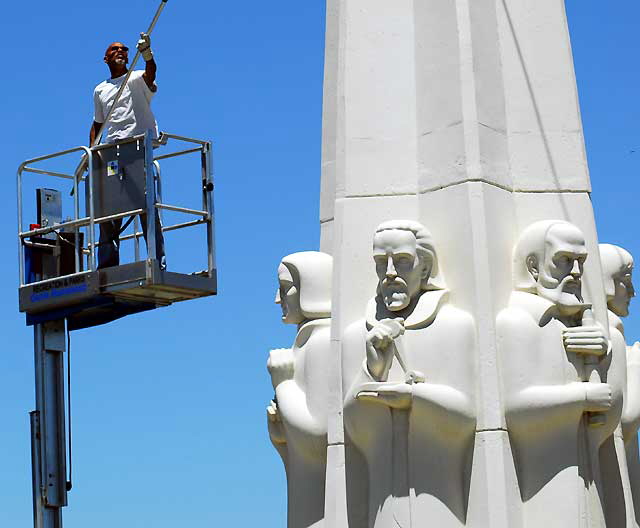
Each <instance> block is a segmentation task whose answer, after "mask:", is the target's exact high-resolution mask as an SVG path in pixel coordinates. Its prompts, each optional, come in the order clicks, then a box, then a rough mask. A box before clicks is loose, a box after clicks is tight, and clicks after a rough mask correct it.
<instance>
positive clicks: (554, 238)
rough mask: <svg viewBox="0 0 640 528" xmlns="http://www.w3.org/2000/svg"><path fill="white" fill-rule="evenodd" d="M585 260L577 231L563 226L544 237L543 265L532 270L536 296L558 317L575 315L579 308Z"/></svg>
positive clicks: (581, 239) (581, 236)
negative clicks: (552, 306)
mask: <svg viewBox="0 0 640 528" xmlns="http://www.w3.org/2000/svg"><path fill="white" fill-rule="evenodd" d="M586 259H587V248H586V245H585V241H584V236H583V235H582V233H581V232H580V231H579V230H578V229H577V228H575V227H573V226H569V225H564V224H560V225H557V226H554V227H552V228H551V229H550V230H549V232H548V233H547V240H546V245H545V255H544V262H542V263H541V265H538V267H537V270H536V271H537V275H538V276H537V278H536V283H537V285H536V289H537V293H538V295H540V297H544V298H545V299H547V300H549V301H551V302H552V303H554V304H556V305H557V306H558V308H559V309H560V311H561V312H562V313H565V314H567V315H571V314H575V313H576V312H577V311H579V310H580V308H581V307H582V306H583V300H582V273H583V269H584V262H585V260H586ZM530 271H531V269H530Z"/></svg>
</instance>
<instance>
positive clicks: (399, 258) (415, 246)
mask: <svg viewBox="0 0 640 528" xmlns="http://www.w3.org/2000/svg"><path fill="white" fill-rule="evenodd" d="M373 260H374V261H375V263H376V273H377V275H378V295H379V296H380V298H381V300H382V302H383V303H384V305H385V306H386V307H387V309H388V310H390V311H392V312H399V311H402V310H404V309H405V308H407V307H408V306H409V305H410V304H411V302H412V301H413V300H415V299H417V298H418V297H419V296H420V295H421V294H422V293H423V292H424V291H427V290H440V289H443V288H444V285H443V284H442V279H441V277H440V275H439V271H438V258H437V256H436V251H435V248H434V245H433V239H432V237H431V233H429V231H427V229H426V228H425V227H424V226H423V225H422V224H420V223H418V222H415V221H412V220H391V221H389V222H384V223H382V224H380V225H379V226H378V228H377V229H376V232H375V235H374V237H373Z"/></svg>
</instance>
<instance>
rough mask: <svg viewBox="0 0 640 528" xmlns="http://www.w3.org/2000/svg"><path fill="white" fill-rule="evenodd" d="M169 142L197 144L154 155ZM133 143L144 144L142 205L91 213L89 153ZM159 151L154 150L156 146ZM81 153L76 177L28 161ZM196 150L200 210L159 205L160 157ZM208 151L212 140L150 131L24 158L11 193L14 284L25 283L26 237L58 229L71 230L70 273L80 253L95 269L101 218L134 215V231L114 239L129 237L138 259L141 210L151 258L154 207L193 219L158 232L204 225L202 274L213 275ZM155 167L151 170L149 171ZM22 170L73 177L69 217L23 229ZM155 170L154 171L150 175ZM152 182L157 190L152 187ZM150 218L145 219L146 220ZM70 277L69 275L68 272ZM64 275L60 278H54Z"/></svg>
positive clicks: (77, 264)
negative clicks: (82, 168)
mask: <svg viewBox="0 0 640 528" xmlns="http://www.w3.org/2000/svg"><path fill="white" fill-rule="evenodd" d="M170 140H175V141H181V142H186V143H192V144H196V145H198V146H197V147H195V148H188V149H182V150H177V151H174V152H170V153H167V154H159V155H155V156H154V148H158V147H163V146H166V145H167V144H168V142H169V141H170ZM136 141H144V142H145V173H146V207H145V208H144V209H141V208H139V209H133V210H129V211H122V212H119V213H117V214H111V215H108V216H102V217H98V218H96V217H95V200H96V197H95V196H94V194H95V192H94V179H95V178H96V177H97V176H96V174H94V164H93V157H94V155H95V154H96V152H98V151H100V150H102V149H107V148H114V147H117V146H119V145H124V144H127V143H132V142H136ZM158 150H159V148H158ZM79 152H81V153H83V154H84V155H83V158H82V161H81V164H82V163H86V165H87V169H88V174H87V175H86V176H82V175H81V176H80V177H79V178H76V177H75V176H74V175H71V174H66V173H64V172H60V171H54V170H49V169H43V168H38V167H34V166H33V165H34V164H37V163H41V162H44V161H47V160H51V159H55V158H62V157H65V156H69V155H71V154H75V153H79ZM194 153H200V159H201V173H200V184H201V192H202V208H201V209H193V208H188V207H182V206H178V205H171V204H168V203H163V201H164V200H163V196H162V175H161V170H160V163H159V162H160V161H161V160H164V159H169V158H174V157H178V156H184V155H188V154H194ZM212 158H213V154H212V144H211V142H209V141H204V140H200V139H194V138H189V137H185V136H178V135H175V134H166V133H162V134H161V135H160V138H159V139H158V140H152V138H151V135H150V133H147V134H143V135H140V136H134V137H132V138H128V139H125V140H122V141H119V142H117V143H113V144H101V145H97V146H95V147H86V146H78V147H74V148H71V149H67V150H62V151H59V152H54V153H52V154H47V155H45V156H39V157H37V158H32V159H29V160H26V161H24V162H22V163H21V164H20V166H19V167H18V171H17V195H18V208H17V209H18V261H19V266H18V269H19V275H20V286H24V285H25V283H26V279H25V255H24V249H23V248H24V246H25V245H30V246H38V244H37V243H36V242H32V241H29V240H27V239H29V238H32V237H37V236H44V235H47V234H50V233H53V232H55V233H60V232H62V231H66V232H69V231H67V230H70V232H73V233H75V240H74V244H75V263H74V264H75V268H74V270H75V272H74V274H76V273H80V272H81V261H80V259H81V255H82V256H86V257H87V265H86V268H87V271H95V270H96V248H97V246H98V244H96V242H95V226H96V225H99V224H101V223H104V222H109V221H113V220H117V219H121V218H124V217H127V216H133V217H135V221H134V229H133V233H132V234H128V235H125V236H121V237H120V241H125V240H134V244H135V247H134V258H135V260H136V261H139V260H140V247H139V239H140V237H141V236H143V231H141V230H140V223H139V220H138V215H140V214H143V213H146V214H147V221H148V232H147V254H148V256H149V258H151V259H155V258H156V255H155V253H156V251H155V249H156V246H155V222H154V221H153V219H154V217H155V214H156V210H158V211H159V214H160V215H161V217H162V212H163V211H174V212H179V213H184V214H188V215H192V216H195V217H197V218H196V219H194V220H190V221H187V222H181V223H177V224H173V225H169V226H162V232H168V231H175V230H179V229H184V228H187V227H192V226H196V225H201V224H206V232H207V235H206V236H207V261H208V270H207V275H208V276H209V278H213V277H214V275H215V266H216V262H215V217H214V207H213V190H214V182H213V166H212V161H213V159H212ZM154 169H155V170H154ZM24 173H33V174H38V175H45V176H51V177H55V178H62V179H67V180H73V190H72V194H73V214H74V215H73V219H71V220H67V221H64V222H60V223H55V224H54V225H50V226H43V227H38V228H35V229H29V230H25V231H23V225H24V218H23V174H24ZM154 173H155V175H154ZM81 183H84V184H85V185H86V186H88V187H87V192H86V193H85V194H86V202H87V203H86V205H85V214H86V216H83V217H80V210H81V207H80V205H81V196H80V193H79V192H78V188H79V186H80V184H81ZM156 186H157V190H156ZM149 219H151V221H149ZM81 228H85V229H87V228H88V229H87V244H86V246H84V245H83V246H81V245H80V237H79V236H78V233H79V232H80V229H81ZM68 276H70V275H68ZM60 278H64V277H60Z"/></svg>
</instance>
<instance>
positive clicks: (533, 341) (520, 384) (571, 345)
mask: <svg viewBox="0 0 640 528" xmlns="http://www.w3.org/2000/svg"><path fill="white" fill-rule="evenodd" d="M586 259H587V249H586V244H585V239H584V235H583V234H582V232H581V231H580V229H578V228H577V227H576V226H575V225H573V224H570V223H568V222H564V221H559V220H550V221H542V222H537V223H535V224H532V225H530V226H529V227H528V228H527V229H525V231H524V232H523V233H522V235H521V236H520V239H519V240H518V242H517V245H516V248H515V251H514V259H513V271H514V279H515V291H514V292H513V294H512V296H511V299H510V302H509V305H508V307H507V308H506V309H505V310H503V311H502V312H501V313H500V314H499V315H498V319H497V332H498V347H499V352H500V358H501V363H502V378H503V385H504V389H505V414H506V420H507V427H508V430H509V438H510V441H511V446H512V450H513V454H514V457H515V461H516V468H517V472H518V481H519V484H520V492H521V496H522V499H523V511H524V517H525V520H524V526H527V527H529V526H532V527H533V526H536V527H538V526H544V527H546V528H552V527H553V528H555V527H557V528H571V527H582V526H591V525H593V526H601V525H605V519H604V515H605V514H604V506H603V504H602V502H603V498H602V492H601V490H600V489H599V486H600V484H598V483H599V481H600V471H599V466H598V450H599V448H600V446H601V445H602V443H603V442H604V441H605V440H606V439H609V438H610V437H611V434H612V433H613V431H614V429H615V428H616V427H617V425H618V422H619V419H620V415H621V412H622V385H623V378H624V365H623V364H621V363H624V361H623V360H622V362H621V353H620V352H622V355H623V354H624V351H620V350H619V346H618V345H615V344H610V341H609V339H608V337H607V332H606V331H605V329H603V328H602V327H601V326H600V325H599V324H598V323H596V322H595V320H594V318H593V315H592V313H591V306H590V305H589V304H586V303H585V302H584V299H583V294H582V276H583V266H584V263H585V260H586ZM606 525H607V526H608V525H609V524H606ZM611 526H613V524H611Z"/></svg>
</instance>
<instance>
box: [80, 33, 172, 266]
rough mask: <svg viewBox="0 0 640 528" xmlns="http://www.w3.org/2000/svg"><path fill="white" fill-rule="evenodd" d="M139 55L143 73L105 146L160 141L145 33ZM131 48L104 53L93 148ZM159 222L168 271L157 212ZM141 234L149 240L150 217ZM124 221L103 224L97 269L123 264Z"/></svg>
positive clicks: (159, 247) (123, 99)
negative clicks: (148, 135) (148, 137)
mask: <svg viewBox="0 0 640 528" xmlns="http://www.w3.org/2000/svg"><path fill="white" fill-rule="evenodd" d="M137 48H138V51H140V53H141V54H142V57H143V59H144V60H145V63H146V64H145V69H144V71H134V72H132V73H131V75H130V77H129V80H128V82H127V86H126V87H125V88H124V91H123V92H122V95H121V96H120V98H119V99H118V101H117V102H116V107H115V108H114V110H113V112H112V113H111V117H110V119H109V123H108V127H107V137H106V143H115V142H117V141H120V140H122V139H126V138H130V137H133V136H136V135H139V134H144V133H145V132H146V131H147V130H151V131H152V132H153V139H157V138H158V124H157V123H156V120H155V117H154V116H153V112H152V111H151V99H152V98H153V96H154V94H155V92H156V91H157V90H158V88H157V86H156V84H155V80H156V70H157V66H156V62H155V60H154V59H153V52H152V51H151V39H150V38H149V35H147V34H145V33H141V34H140V40H139V41H138V44H137ZM128 51H129V48H127V47H126V46H125V45H124V44H122V43H121V42H114V43H112V44H110V45H109V47H108V48H107V51H106V52H105V56H104V62H105V63H106V64H107V66H108V67H109V71H110V72H111V78H110V79H107V80H105V81H103V82H101V83H100V84H99V85H98V86H96V88H95V91H94V94H93V100H94V106H95V112H94V118H93V124H92V126H91V131H90V133H89V141H90V144H91V145H93V144H94V142H95V140H96V136H97V134H99V132H100V129H101V127H102V125H103V123H104V121H105V117H106V116H107V115H108V114H109V110H110V109H111V106H112V104H113V102H114V99H115V97H116V93H117V92H118V90H119V88H120V86H121V85H122V83H123V82H124V81H125V78H126V75H127V71H128V70H127V64H128V62H129V56H128ZM155 222H156V256H157V258H158V260H159V261H160V267H161V269H166V258H165V252H164V237H163V236H162V227H161V225H160V218H159V216H158V211H157V210H156V212H155ZM141 223H142V230H143V233H144V237H145V240H146V239H147V217H146V215H145V214H143V215H141ZM121 229H122V219H118V220H113V221H108V222H103V223H101V224H100V241H99V244H98V268H107V267H110V266H118V265H119V263H120V231H121Z"/></svg>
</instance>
